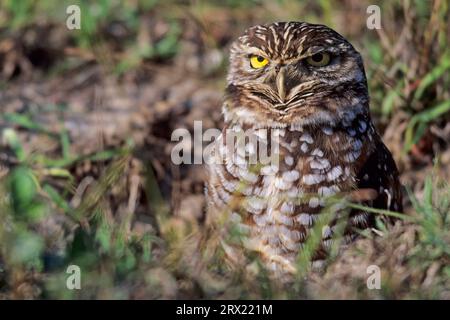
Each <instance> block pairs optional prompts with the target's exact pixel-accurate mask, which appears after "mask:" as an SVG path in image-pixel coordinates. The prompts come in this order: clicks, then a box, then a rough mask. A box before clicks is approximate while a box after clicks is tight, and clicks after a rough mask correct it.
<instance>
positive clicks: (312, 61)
mask: <svg viewBox="0 0 450 320" xmlns="http://www.w3.org/2000/svg"><path fill="white" fill-rule="evenodd" d="M330 60H331V57H330V54H329V53H326V52H319V53H316V54H314V55H312V56H311V57H308V58H307V59H306V62H307V63H308V64H309V65H312V66H314V67H324V66H326V65H328V64H329V63H330Z"/></svg>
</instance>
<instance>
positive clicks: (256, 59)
mask: <svg viewBox="0 0 450 320" xmlns="http://www.w3.org/2000/svg"><path fill="white" fill-rule="evenodd" d="M268 63H269V60H267V59H266V58H264V57H261V56H257V55H254V56H251V57H250V65H251V66H252V68H254V69H260V68H262V67H264V66H265V65H266V64H268Z"/></svg>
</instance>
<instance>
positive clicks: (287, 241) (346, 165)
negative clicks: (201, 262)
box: [207, 124, 370, 269]
mask: <svg viewBox="0 0 450 320" xmlns="http://www.w3.org/2000/svg"><path fill="white" fill-rule="evenodd" d="M226 129H229V130H224V131H223V134H222V136H221V137H220V139H219V140H218V143H217V145H216V151H217V152H216V155H215V160H216V161H215V162H214V163H212V164H210V166H209V172H210V179H209V182H208V189H207V190H208V191H207V192H208V198H209V200H210V206H211V207H213V208H215V209H216V210H219V211H224V210H225V211H227V210H228V211H229V216H230V218H231V219H233V221H235V222H236V223H237V224H238V225H239V226H240V227H241V229H244V230H246V231H247V235H248V237H247V238H246V239H245V241H244V246H245V247H247V248H248V249H251V250H255V251H258V252H259V253H260V254H261V255H262V256H263V258H264V260H266V261H268V265H269V267H270V268H271V269H277V268H279V266H280V264H281V265H283V266H284V268H290V267H289V266H291V267H292V264H293V263H294V261H295V259H296V257H297V255H298V252H299V250H300V249H301V248H302V246H303V244H304V243H305V241H306V239H307V237H308V235H309V233H310V232H311V229H312V228H313V226H314V224H315V222H316V221H317V220H318V219H319V217H320V215H321V212H322V211H323V209H324V208H325V207H326V206H327V203H328V200H329V199H331V198H332V197H335V196H336V195H339V194H342V193H346V192H349V191H351V190H353V189H354V188H355V185H356V172H357V170H358V166H359V163H360V161H361V160H362V159H363V158H364V155H365V154H366V153H367V152H368V151H369V149H370V143H368V142H369V141H370V140H369V139H368V134H369V133H368V125H367V124H362V125H361V127H360V129H356V130H355V129H352V128H350V129H348V128H345V127H344V129H342V128H333V127H323V128H316V129H315V130H305V129H303V130H298V129H297V130H291V129H289V128H285V129H280V128H277V129H257V130H252V132H251V133H248V132H247V133H246V131H247V130H245V128H242V127H240V126H236V125H235V126H231V127H229V128H226ZM264 130H265V131H264ZM236 132H240V133H242V134H244V135H243V136H239V135H238V137H237V138H235V137H234V138H233V139H230V137H229V135H234V134H235V133H236ZM240 139H241V140H242V141H244V142H243V143H239V141H241V140H240ZM231 141H235V143H233V142H231ZM333 228H334V226H333V223H331V221H330V223H328V224H324V226H323V228H322V242H323V243H322V246H323V250H326V249H327V248H328V247H329V246H330V245H331V240H330V239H331V236H332V233H333ZM323 250H322V251H323ZM319 251H320V250H319ZM319 256H320V254H319ZM318 258H320V257H318Z"/></svg>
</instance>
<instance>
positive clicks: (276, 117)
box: [222, 105, 364, 128]
mask: <svg viewBox="0 0 450 320" xmlns="http://www.w3.org/2000/svg"><path fill="white" fill-rule="evenodd" d="M222 111H223V114H224V118H225V122H232V123H240V124H242V125H244V124H247V125H251V126H252V127H254V128H267V127H272V128H287V127H291V128H301V127H304V126H311V125H313V126H316V125H330V126H335V125H336V124H337V123H339V122H340V121H341V120H342V119H345V118H354V117H355V116H356V115H358V114H361V113H363V112H364V108H363V106H360V105H358V106H352V107H347V108H343V110H342V111H339V112H334V113H333V112H331V111H328V110H315V111H314V112H308V113H307V112H304V113H305V114H300V112H291V113H288V114H281V115H280V114H276V113H274V114H273V115H268V114H266V113H263V112H262V111H258V110H253V109H250V108H247V107H236V108H233V109H230V108H229V107H228V106H226V105H224V107H223V110H222Z"/></svg>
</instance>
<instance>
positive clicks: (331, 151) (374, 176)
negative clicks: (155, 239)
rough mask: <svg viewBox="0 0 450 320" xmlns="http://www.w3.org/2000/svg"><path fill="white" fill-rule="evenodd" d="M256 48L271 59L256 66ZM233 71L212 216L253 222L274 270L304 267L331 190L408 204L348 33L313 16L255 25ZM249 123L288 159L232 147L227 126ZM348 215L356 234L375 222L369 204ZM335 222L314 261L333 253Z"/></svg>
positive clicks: (250, 227) (376, 203) (213, 176)
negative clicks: (316, 61)
mask: <svg viewBox="0 0 450 320" xmlns="http://www.w3.org/2000/svg"><path fill="white" fill-rule="evenodd" d="M319 53H326V54H327V55H329V56H330V57H331V59H330V62H329V63H328V64H327V65H325V66H320V67H317V66H313V65H310V64H308V63H306V59H308V57H311V56H313V55H315V54H319ZM252 55H258V56H262V57H264V58H266V59H267V60H268V63H267V65H265V66H264V67H262V68H258V69H255V68H252V66H251V65H250V63H249V57H250V56H252ZM281 73H282V77H281V76H280V74H281ZM280 79H281V80H280ZM227 80H228V86H227V89H226V96H225V102H224V105H223V113H224V117H225V123H226V124H225V127H224V130H223V134H222V136H221V137H220V138H219V139H218V143H217V145H216V151H217V152H216V154H215V157H216V158H215V159H216V160H217V161H215V162H214V163H212V164H210V165H209V174H210V177H209V181H208V183H207V197H208V202H209V209H208V220H209V221H215V220H216V219H219V218H218V217H219V216H220V215H219V214H218V212H225V215H226V217H227V219H230V220H233V221H236V223H237V224H238V225H239V226H240V227H241V228H242V229H245V230H246V231H247V232H248V238H246V240H245V242H244V244H243V245H244V247H246V248H248V249H250V250H254V251H258V252H259V253H260V255H261V257H262V259H263V261H264V262H265V264H266V266H267V268H268V269H269V270H272V271H273V272H274V273H275V274H280V273H281V274H283V273H286V272H295V263H294V260H295V258H296V257H297V255H298V253H299V251H300V250H301V247H302V244H303V243H304V242H305V241H306V239H307V237H308V233H309V232H310V230H311V228H312V226H313V225H314V221H316V219H317V217H318V215H320V213H321V210H322V209H323V207H324V206H325V202H326V199H327V198H328V197H331V196H333V195H336V194H346V193H350V192H352V191H355V190H358V189H369V190H373V191H374V192H375V193H374V194H375V196H373V197H372V198H370V199H366V201H361V202H362V203H363V204H366V205H370V206H373V207H376V208H382V209H390V210H394V211H401V210H402V205H401V192H400V184H399V180H398V172H397V168H396V165H395V163H394V161H393V159H392V156H391V154H390V152H389V150H388V149H387V148H386V147H385V146H384V144H383V142H382V141H381V138H380V137H379V135H378V134H377V132H376V130H375V128H374V126H373V124H372V121H371V118H370V112H369V97H368V92H367V83H366V77H365V72H364V67H363V62H362V59H361V56H360V55H359V53H358V52H357V51H356V50H355V49H354V48H353V46H352V45H351V44H350V43H349V42H347V41H346V40H345V39H344V38H343V37H342V36H341V35H339V34H338V33H336V32H335V31H333V30H331V29H330V28H328V27H326V26H323V25H313V24H308V23H303V22H288V23H275V24H270V25H266V26H255V27H252V28H250V29H248V30H247V31H246V32H245V34H244V35H243V36H242V37H240V38H239V39H238V40H237V41H236V42H235V43H234V44H233V45H232V48H231V57H230V68H229V73H228V77H227ZM247 129H252V130H254V131H253V133H254V136H255V140H253V141H254V142H255V141H257V143H258V146H259V147H260V146H261V145H266V144H267V145H271V143H273V141H275V142H276V143H277V144H278V145H279V152H277V155H278V153H279V158H278V159H279V163H278V165H276V166H274V165H270V164H260V165H259V166H258V165H257V166H254V165H251V164H249V163H248V161H247V160H246V159H247V158H246V156H247V157H248V156H249V154H251V153H252V152H253V153H254V152H257V151H256V150H258V148H259V147H256V146H254V145H250V146H249V144H251V142H249V143H247V145H244V149H245V150H244V149H242V148H241V149H239V146H235V147H233V148H234V149H233V150H231V151H232V152H231V153H227V148H229V147H230V146H228V145H226V140H227V139H226V136H227V132H242V131H245V130H247ZM230 130H231V131H230ZM271 139H274V140H272V141H271ZM269 149H270V148H269ZM237 158H239V160H242V159H243V160H242V161H241V162H239V161H236V159H237ZM298 199H303V201H299V200H298ZM348 219H349V221H348V228H347V230H346V236H347V238H348V239H349V240H351V239H353V237H354V235H355V233H354V230H355V228H358V229H364V228H367V227H372V226H373V224H374V217H373V215H372V214H369V213H367V212H361V211H356V210H354V211H352V212H351V214H350V216H349V217H348ZM333 231H334V226H333V223H330V225H329V226H325V227H324V228H323V230H322V239H323V240H322V245H321V248H319V249H318V250H317V254H316V255H315V256H314V257H313V260H314V261H320V260H321V259H323V258H324V257H325V255H326V251H327V248H328V247H329V245H330V242H331V241H330V239H331V238H332V235H333ZM224 246H225V248H226V251H227V252H228V253H229V254H230V255H232V252H231V251H232V249H231V247H232V246H229V244H228V243H226V241H224Z"/></svg>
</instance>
